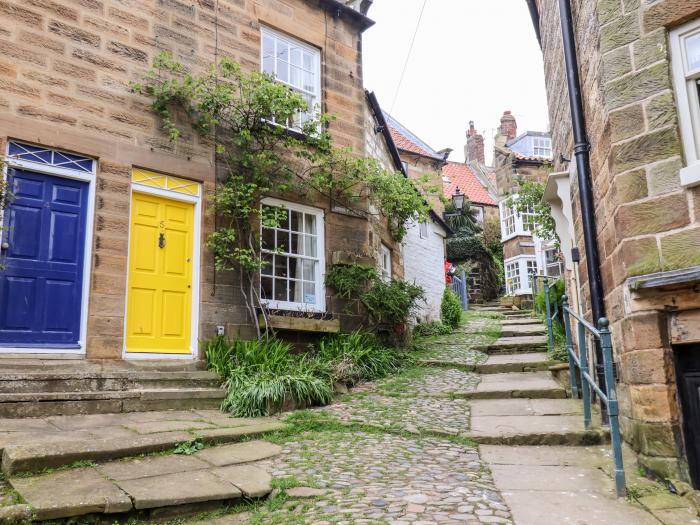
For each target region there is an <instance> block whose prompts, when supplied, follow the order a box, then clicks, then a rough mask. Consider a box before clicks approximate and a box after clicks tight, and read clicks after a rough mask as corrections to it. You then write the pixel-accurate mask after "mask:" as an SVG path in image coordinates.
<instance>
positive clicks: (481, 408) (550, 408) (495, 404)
mask: <svg viewBox="0 0 700 525" xmlns="http://www.w3.org/2000/svg"><path fill="white" fill-rule="evenodd" d="M470 405H471V412H472V417H482V416H530V415H532V416H554V415H569V416H573V415H580V416H581V420H583V406H582V404H581V402H580V401H579V400H577V399H475V400H473V401H471V402H470Z"/></svg>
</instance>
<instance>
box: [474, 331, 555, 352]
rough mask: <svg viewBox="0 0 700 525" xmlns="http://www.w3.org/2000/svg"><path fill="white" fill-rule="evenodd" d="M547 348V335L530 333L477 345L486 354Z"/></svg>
mask: <svg viewBox="0 0 700 525" xmlns="http://www.w3.org/2000/svg"><path fill="white" fill-rule="evenodd" d="M546 348H547V337H545V336H544V335H531V336H523V337H501V338H500V339H498V340H496V341H495V342H493V343H491V344H488V345H483V346H478V347H476V349H477V350H481V351H483V352H486V353H488V354H498V353H500V354H510V353H516V352H541V351H542V350H544V349H546Z"/></svg>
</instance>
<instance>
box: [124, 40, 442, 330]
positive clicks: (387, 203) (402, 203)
mask: <svg viewBox="0 0 700 525" xmlns="http://www.w3.org/2000/svg"><path fill="white" fill-rule="evenodd" d="M132 89H133V90H134V91H136V92H138V93H141V94H143V95H145V96H147V97H149V98H151V100H152V104H151V105H152V108H153V110H154V111H155V112H156V113H157V114H158V115H159V116H160V118H161V121H162V125H163V128H164V129H165V131H166V132H167V133H168V134H169V136H170V138H171V140H177V139H178V138H180V137H181V135H182V131H183V127H185V126H191V127H192V128H194V130H195V131H196V132H197V133H198V134H200V136H202V137H204V139H205V140H206V141H211V142H212V143H213V144H214V145H215V148H216V154H217V163H218V165H219V167H220V168H222V167H223V170H220V176H219V181H220V184H219V188H218V190H217V192H216V195H215V197H214V199H213V207H214V210H215V213H216V214H217V216H218V218H219V220H218V225H217V228H216V231H215V232H214V233H213V234H212V235H211V236H210V237H209V239H208V247H209V249H210V250H211V251H212V253H213V254H214V260H215V266H216V269H217V270H235V271H237V272H238V275H239V277H240V288H241V291H242V294H243V297H244V300H245V302H246V305H247V307H248V310H249V313H250V317H251V319H253V321H254V323H255V326H256V328H257V331H258V335H261V328H260V325H259V324H258V316H257V312H258V311H262V312H263V314H264V315H267V314H266V313H265V312H266V309H265V304H264V300H263V298H262V297H261V296H260V290H259V287H258V281H259V272H260V271H261V269H262V268H263V267H264V266H265V264H266V263H265V261H264V259H263V258H262V257H261V250H260V238H259V225H260V223H261V222H262V223H264V224H265V225H266V226H269V227H274V226H277V225H279V221H280V217H278V216H277V214H276V213H275V212H274V208H272V210H273V211H270V210H271V209H270V208H269V207H261V200H262V199H263V198H264V197H265V196H267V195H271V194H274V195H284V194H288V193H293V194H294V195H296V196H301V197H304V198H307V199H309V200H313V199H326V200H327V201H331V202H339V203H340V204H341V205H342V206H344V207H346V208H350V209H356V210H357V211H358V212H359V213H361V214H364V215H369V214H370V213H371V212H370V211H369V210H368V207H367V206H366V203H367V201H369V202H371V203H372V204H373V205H374V207H375V208H377V209H378V210H379V212H378V213H380V214H382V215H384V216H385V217H386V218H387V219H388V221H389V226H390V229H391V232H392V233H393V235H394V237H395V238H396V240H401V239H402V238H403V236H404V235H405V233H406V227H405V224H406V222H408V221H411V220H414V221H418V222H420V221H424V220H426V219H427V218H428V212H429V208H428V206H427V204H426V203H425V200H424V199H423V197H422V196H421V194H420V193H419V192H418V191H417V190H416V188H415V187H414V186H413V185H412V184H411V182H410V181H408V180H407V179H406V178H405V177H403V176H401V175H399V174H397V173H394V172H389V171H386V170H384V169H382V168H381V166H380V165H379V163H378V162H377V161H375V160H374V159H368V158H363V157H360V156H357V155H353V153H352V151H351V150H350V148H339V147H335V146H334V145H333V143H332V141H331V136H330V134H329V132H328V123H329V122H331V121H332V120H333V117H332V116H330V115H327V114H316V113H314V112H313V111H311V112H310V110H314V109H315V108H309V107H308V105H307V102H306V101H305V100H304V98H303V97H302V96H301V95H300V94H299V93H297V92H295V91H293V90H291V89H289V88H288V87H286V86H285V85H283V84H281V83H279V82H276V81H275V80H274V78H273V77H271V76H269V75H267V74H265V73H260V72H257V71H250V72H248V71H244V70H243V69H242V68H241V66H240V64H238V63H237V62H236V61H234V60H232V59H229V58H222V59H221V60H220V61H219V63H218V64H217V65H212V66H210V68H209V69H208V70H207V71H206V72H204V73H201V74H193V73H190V72H188V71H186V69H185V67H184V66H183V65H182V64H179V63H178V62H176V61H174V60H173V59H172V57H171V56H170V55H168V54H167V53H162V54H160V55H159V56H158V57H157V58H156V60H155V62H154V64H153V67H152V69H151V70H150V71H149V72H148V73H147V74H146V76H145V77H144V78H143V80H142V82H140V83H137V84H133V85H132ZM302 115H303V116H304V118H303V119H302V118H300V116H302ZM221 171H223V176H221Z"/></svg>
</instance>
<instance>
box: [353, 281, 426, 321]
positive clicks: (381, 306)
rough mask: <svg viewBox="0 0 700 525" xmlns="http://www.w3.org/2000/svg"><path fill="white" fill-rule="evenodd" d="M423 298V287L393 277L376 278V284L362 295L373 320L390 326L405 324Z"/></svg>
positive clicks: (363, 302)
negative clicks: (387, 279) (386, 278)
mask: <svg viewBox="0 0 700 525" xmlns="http://www.w3.org/2000/svg"><path fill="white" fill-rule="evenodd" d="M421 299H425V292H424V290H423V288H421V287H420V286H417V285H415V284H411V283H407V282H406V281H397V280H393V279H392V280H391V281H389V282H385V281H382V280H381V279H375V281H374V285H373V286H372V287H371V288H370V289H369V290H367V291H366V292H365V293H364V294H362V297H361V300H362V304H364V305H365V307H366V308H367V312H368V313H369V317H370V319H371V320H372V322H373V323H374V324H377V325H382V324H386V325H390V326H399V325H403V324H404V323H405V322H406V320H407V319H408V317H409V316H410V315H411V314H412V313H413V312H415V311H416V310H417V309H418V301H419V300H421Z"/></svg>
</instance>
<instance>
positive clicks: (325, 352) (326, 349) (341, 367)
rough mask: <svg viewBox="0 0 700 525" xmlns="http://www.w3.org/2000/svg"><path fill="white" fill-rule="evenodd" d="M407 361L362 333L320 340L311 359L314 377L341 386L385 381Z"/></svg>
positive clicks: (406, 355)
mask: <svg viewBox="0 0 700 525" xmlns="http://www.w3.org/2000/svg"><path fill="white" fill-rule="evenodd" d="M408 361H409V358H408V354H407V353H406V352H405V351H400V350H395V349H392V348H387V347H385V346H384V345H383V344H382V343H381V342H380V341H379V340H378V339H377V338H376V337H375V336H374V335H372V334H369V333H367V332H362V331H355V332H352V333H350V334H337V335H333V336H329V337H326V338H324V339H322V340H321V341H320V342H319V344H318V347H317V349H316V351H315V354H314V358H313V364H314V366H315V370H316V372H317V373H318V374H320V375H322V376H325V377H328V378H329V380H330V381H332V382H333V383H343V384H345V385H355V384H357V383H360V382H362V381H370V380H373V379H378V378H381V377H386V376H387V375H389V374H393V373H396V372H398V371H399V370H401V368H403V367H404V366H405V364H406V363H407V362H408Z"/></svg>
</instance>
